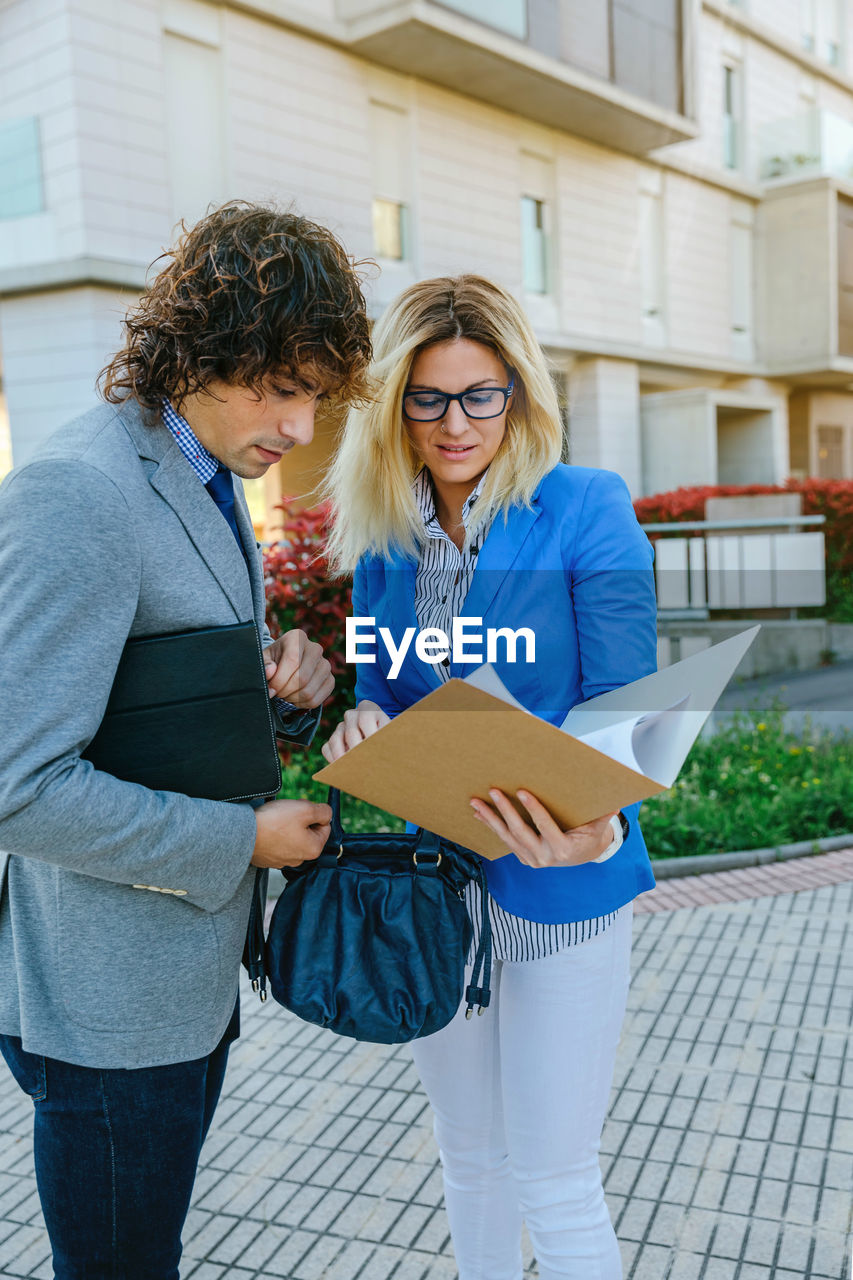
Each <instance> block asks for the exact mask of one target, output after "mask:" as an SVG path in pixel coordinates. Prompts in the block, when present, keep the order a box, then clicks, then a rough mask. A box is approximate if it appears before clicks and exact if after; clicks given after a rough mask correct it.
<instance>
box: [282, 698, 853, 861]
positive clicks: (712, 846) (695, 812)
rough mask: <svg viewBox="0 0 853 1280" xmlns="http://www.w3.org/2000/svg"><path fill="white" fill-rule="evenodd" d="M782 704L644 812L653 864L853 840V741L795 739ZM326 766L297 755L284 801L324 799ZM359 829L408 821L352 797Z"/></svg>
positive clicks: (724, 737)
mask: <svg viewBox="0 0 853 1280" xmlns="http://www.w3.org/2000/svg"><path fill="white" fill-rule="evenodd" d="M784 713H785V708H784V706H782V704H781V703H776V704H774V705H773V706H772V707H771V708H770V709H767V708H764V709H763V710H758V709H755V710H752V711H749V712H741V713H738V714H737V715H736V716H735V717H734V718H733V719H732V721H731V722H730V723H729V724H727V726H726V727H725V728H724V729H722V730H721V731H719V732H718V733H716V734H714V735H713V736H712V737H708V738H701V739H700V740H699V741H698V742H697V743H696V744H695V746H694V747H693V750H692V751H691V752H690V755H689V756H688V757H687V760H686V762H685V765H684V768H683V769H682V771H681V776H680V778H679V780H678V782H677V783H676V784H675V786H674V787H673V788H672V789H671V790H669V791H664V792H662V793H661V794H660V795H658V796H654V797H653V798H652V799H651V800H647V801H646V802H645V803H644V805H643V808H642V814H641V822H642V826H643V833H644V835H645V837H646V844H647V845H648V849H649V853H650V854H651V856H652V857H653V858H673V857H687V856H690V855H693V854H700V853H727V852H729V851H731V850H734V849H761V848H764V847H765V846H768V845H770V846H772V845H777V844H789V843H793V842H794V841H797V840H818V839H821V838H822V837H823V836H831V835H846V834H847V833H848V832H853V737H851V736H850V735H849V734H848V735H842V736H831V735H829V734H825V733H817V732H815V731H811V732H807V733H806V735H805V736H800V735H798V734H794V733H790V732H787V731H786V730H785V728H784V724H783V716H784ZM323 764H324V761H323V757H322V756H321V754H320V749H319V747H312V748H311V749H310V751H308V752H307V753H304V754H303V753H300V752H294V755H293V758H292V760H291V763H290V765H289V766H288V767H287V769H286V770H285V771H284V785H283V787H282V790H281V795H283V796H307V797H309V798H310V799H312V800H320V801H324V800H325V799H326V789H325V788H324V787H323V786H321V785H320V783H317V782H313V781H312V778H311V775H312V774H313V773H316V772H317V770H318V769H321V768H322V766H323ZM342 803H343V818H344V827H345V828H346V829H347V830H349V831H402V830H403V827H404V823H403V822H402V821H401V820H400V819H399V818H394V817H392V816H391V815H390V814H387V813H384V812H383V811H382V810H380V809H374V808H372V806H370V805H368V804H365V803H364V802H363V801H361V800H356V799H354V798H353V797H352V796H344V797H343V798H342Z"/></svg>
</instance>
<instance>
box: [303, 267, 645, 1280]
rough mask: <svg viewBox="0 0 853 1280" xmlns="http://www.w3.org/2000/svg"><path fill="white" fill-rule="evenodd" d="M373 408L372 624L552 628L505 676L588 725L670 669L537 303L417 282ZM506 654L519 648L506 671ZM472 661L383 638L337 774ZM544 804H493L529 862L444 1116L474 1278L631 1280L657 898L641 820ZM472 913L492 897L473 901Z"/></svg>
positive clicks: (362, 444) (438, 1115)
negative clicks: (622, 1185) (613, 1192)
mask: <svg viewBox="0 0 853 1280" xmlns="http://www.w3.org/2000/svg"><path fill="white" fill-rule="evenodd" d="M374 349H375V360H376V363H375V368H374V374H375V378H376V383H377V387H378V392H377V397H376V399H375V401H374V402H373V403H371V404H369V405H368V406H367V407H366V408H363V409H360V410H357V411H354V412H352V413H351V414H350V416H349V419H348V420H347V423H346V426H345V430H344V434H343V438H342V442H341V446H340V449H339V452H338V453H337V456H336V458H335V461H334V464H333V466H332V470H331V472H330V476H329V481H328V489H329V494H330V496H331V499H332V502H333V506H334V511H335V524H334V532H333V535H332V540H331V553H332V557H333V563H334V564H335V565H336V566H337V567H338V568H339V569H342V570H343V569H354V572H355V576H354V587H353V612H354V614H355V615H357V616H369V617H373V618H375V619H376V626H377V628H378V627H379V626H386V627H389V628H390V629H391V631H392V633H393V634H394V635H395V636H397V634H398V632H402V631H403V629H404V628H405V627H407V626H417V627H419V628H421V629H424V628H432V627H437V628H440V629H441V630H443V631H445V632H446V633H448V634H450V632H451V620H452V618H453V617H454V616H459V615H467V616H469V617H476V618H477V619H482V626H483V628H485V627H487V626H493V627H509V628H513V629H516V628H518V627H528V628H531V629H532V630H533V631H534V633H535V636H536V654H535V662H531V663H525V662H522V661H516V662H514V663H513V662H510V661H508V660H504V661H501V660H498V661H497V662H496V663H495V666H496V668H497V671H498V674H499V675H500V677H501V679H502V680H503V681H504V683H505V684H506V685H507V687H508V688H509V690H510V692H511V693H513V694H514V695H515V697H516V698H518V699H519V701H520V702H522V703H523V704H524V705H525V706H526V707H527V708H528V710H530V711H532V712H535V713H536V714H537V715H540V716H542V717H543V718H545V719H547V720H549V721H551V722H553V723H560V721H561V720H562V719H563V717H564V716H565V714H566V712H567V711H568V709H569V708H570V707H571V706H573V705H574V704H575V703H578V702H582V701H584V700H585V699H587V698H590V697H592V696H594V695H595V694H598V693H602V692H603V691H605V690H606V689H611V688H615V687H618V686H619V685H622V684H625V683H626V682H628V681H631V680H635V679H637V678H638V677H640V676H643V675H647V674H648V673H649V672H650V671H653V670H654V668H655V652H656V633H655V600H654V590H653V580H652V573H651V550H650V547H649V544H648V541H647V539H646V538H645V536H644V534H643V533H642V531H641V530H640V528H639V526H638V525H637V521H636V519H635V516H634V512H633V509H632V506H631V502H630V498H629V495H628V490H627V488H626V487H625V485H624V483H623V482H622V480H621V479H620V478H619V477H618V476H617V475H615V474H614V473H612V472H608V471H597V470H592V469H589V468H585V467H572V466H566V465H563V464H561V463H560V461H559V459H560V453H561V445H562V428H561V423H560V416H559V411H558V406H557V401H556V397H555V393H554V389H553V385H552V382H551V379H550V377H549V374H548V370H547V367H546V363H545V360H544V357H543V354H542V352H541V350H540V348H539V345H538V343H537V341H536V338H535V336H534V334H533V332H532V330H531V327H530V324H529V322H528V321H527V319H526V317H525V315H524V313H523V311H522V310H521V308H520V307H519V305H518V303H517V302H516V301H515V300H514V298H512V296H511V295H510V294H508V293H507V292H506V291H505V290H503V289H502V288H500V287H499V286H498V285H496V284H493V283H491V282H490V281H488V280H485V279H483V278H481V277H478V276H472V275H464V276H459V277H456V278H453V279H438V280H427V281H423V282H421V283H419V284H416V285H414V286H412V287H411V288H409V289H407V290H406V291H405V292H404V293H403V294H402V295H401V296H400V297H399V298H398V299H397V300H396V302H394V303H393V304H392V305H391V307H390V308H389V309H388V311H387V312H386V314H385V315H384V317H383V318H382V320H381V322H380V323H379V325H378V326H377V330H376V333H375V341H374ZM508 656H509V655H508V654H507V657H508ZM465 674H466V668H465V667H464V666H462V665H458V664H454V663H452V662H449V661H446V662H445V663H444V664H440V663H426V662H421V661H420V660H419V659H418V658H417V656H416V654H415V652H414V647H413V646H412V648H410V650H409V654H408V656H407V657H406V659H405V661H404V663H403V666H402V669H401V670H400V672H399V674H398V675H397V676H396V678H395V679H391V678H390V673H389V662H388V660H387V655H385V654H384V653H383V651H382V646H379V647H378V649H377V653H376V662H375V664H373V665H367V664H362V665H360V666H359V674H358V684H357V689H356V697H357V706H356V708H355V709H354V710H352V711H349V712H347V714H346V716H345V718H344V720H343V722H342V723H341V724H340V725H339V726H338V727H337V729H336V730H335V732H334V734H333V735H332V737H331V738H330V740H329V742H328V743H327V744H326V745H325V747H324V749H323V750H324V754H325V756H326V759H327V760H334V759H337V758H338V756H340V755H341V754H342V753H343V752H344V751H346V750H348V749H349V748H351V747H352V746H354V745H355V744H356V743H358V742H360V741H361V740H362V739H363V738H365V737H367V736H368V735H369V734H371V733H373V732H375V731H376V730H377V729H378V728H380V727H381V726H382V725H383V724H385V723H386V722H387V721H388V719H389V717H391V716H393V715H395V714H396V713H397V712H399V711H401V710H402V709H403V708H405V707H407V706H409V705H410V704H411V703H413V702H415V701H417V700H418V699H419V698H421V697H423V696H424V695H425V694H427V693H429V692H430V690H432V689H434V688H436V687H437V686H438V685H439V683H440V682H441V681H442V680H446V679H448V678H449V677H450V676H464V675H465ZM535 782H536V780H535V778H531V779H530V786H531V788H532V789H533V790H532V792H528V791H519V792H518V797H517V798H518V800H519V801H520V802H521V804H522V805H523V807H524V810H525V811H526V813H527V815H529V822H525V821H523V820H522V818H521V817H520V816H519V815H518V813H517V811H516V809H515V807H514V806H513V805H512V804H511V803H510V801H509V798H508V797H507V796H505V795H503V794H502V793H501V792H500V791H496V790H493V791H490V793H489V795H488V797H485V796H481V797H472V806H473V808H474V811H475V813H476V814H477V816H478V818H479V819H480V820H481V821H483V822H484V823H486V824H487V825H488V826H489V827H490V828H491V829H492V830H493V831H494V832H495V833H496V834H497V835H498V836H500V837H501V839H502V840H503V841H504V843H505V844H506V845H507V846H508V848H509V850H511V852H509V853H508V854H507V856H506V857H503V858H500V859H498V860H497V861H494V862H490V863H487V864H486V868H485V869H486V874H487V877H488V884H489V891H490V915H491V921H492V927H493V933H494V942H495V953H496V960H497V963H496V966H495V971H494V974H493V978H492V1003H491V1006H490V1008H489V1009H488V1010H487V1012H486V1014H485V1016H484V1017H482V1018H475V1019H473V1020H472V1021H470V1022H469V1021H466V1020H465V1017H464V1013H463V1011H462V1010H460V1013H459V1014H458V1015H457V1017H456V1018H454V1020H453V1021H452V1022H451V1023H450V1025H449V1026H448V1027H446V1028H445V1029H444V1030H443V1031H440V1032H437V1033H436V1034H435V1035H432V1036H428V1037H425V1038H424V1039H422V1040H418V1041H415V1042H414V1045H413V1050H414V1058H415V1064H416V1066H417V1069H418V1072H419V1074H420V1077H421V1080H422V1082H423V1085H424V1088H425V1089H426V1092H427V1094H428V1096H429V1100H430V1103H431V1104H432V1108H433V1111H434V1113H435V1132H436V1138H437V1140H438V1145H439V1149H440V1152H441V1162H442V1166H443V1171H444V1185H445V1200H446V1204H447V1212H448V1216H449V1219H450V1227H451V1233H452V1237H453V1244H454V1249H455V1252H456V1259H457V1264H458V1267H459V1276H460V1280H521V1275H522V1259H521V1225H522V1221H524V1222H526V1224H527V1227H528V1230H529V1232H530V1236H531V1239H532V1242H533V1246H534V1250H535V1253H536V1258H537V1262H538V1266H539V1275H540V1278H541V1280H556V1278H557V1277H562V1278H567V1277H569V1278H571V1280H618V1277H621V1275H622V1269H621V1264H620V1260H619V1250H618V1246H617V1243H616V1237H615V1234H614V1231H613V1227H612V1225H611V1222H610V1218H609V1215H608V1211H607V1206H606V1204H605V1200H604V1193H603V1189H602V1184H601V1173H600V1169H599V1164H598V1149H599V1141H600V1136H601V1128H602V1124H603V1122H604V1116H605V1110H606V1106H607V1098H608V1094H609V1089H610V1084H611V1079H612V1074H613V1065H614V1059H615V1054H616V1046H617V1043H618V1039H619V1033H620V1028H621V1023H622V1018H623V1015H624V1010H625V1001H626V995H627V990H628V981H629V960H630V946H631V914H632V906H631V903H632V900H633V898H634V897H635V896H636V895H637V894H638V893H641V892H643V891H644V890H646V889H649V888H651V886H652V884H653V883H654V882H653V879H652V874H651V869H650V866H649V861H648V856H647V854H646V849H645V845H644V843H643V838H642V835H641V833H640V829H639V826H638V824H637V813H636V807H633V808H629V809H628V810H627V811H626V812H625V813H624V814H614V815H612V816H611V815H608V816H605V817H603V818H601V819H600V820H598V821H596V822H590V823H588V824H586V825H585V826H583V827H577V828H575V829H573V830H570V831H563V830H561V829H560V827H559V826H558V825H557V824H556V823H555V822H554V820H553V819H552V818H551V816H550V814H549V813H548V812H547V810H546V809H545V808H544V807H543V806H542V805H541V804H540V803H539V801H538V800H537V799H536V796H535ZM470 907H471V910H472V913H473V914H474V915H475V916H476V914H477V910H478V909H477V904H476V902H475V901H474V899H473V897H472V901H471V903H470Z"/></svg>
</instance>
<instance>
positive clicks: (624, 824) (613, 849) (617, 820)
mask: <svg viewBox="0 0 853 1280" xmlns="http://www.w3.org/2000/svg"><path fill="white" fill-rule="evenodd" d="M610 825H611V827H612V829H613V839H612V840H611V841H610V844H609V845H608V846H607V848H606V849H605V850H604V852H603V853H600V854H599V855H598V857H597V858H593V859H592V861H593V862H607V861H608V860H609V859H610V858H612V857H613V855H614V853H618V852H619V850H620V849H621V848H622V845H623V844H624V842H625V837H626V836H627V834H628V829H629V828H628V819H627V818H626V817H625V815H624V813H621V812H620V813H615V814H614V815H613V817H612V818H611V819H610Z"/></svg>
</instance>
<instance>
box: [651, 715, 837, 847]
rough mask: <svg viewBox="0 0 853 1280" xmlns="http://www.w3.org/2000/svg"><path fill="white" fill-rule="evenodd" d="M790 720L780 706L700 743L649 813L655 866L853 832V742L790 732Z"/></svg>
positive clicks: (741, 718) (738, 720)
mask: <svg viewBox="0 0 853 1280" xmlns="http://www.w3.org/2000/svg"><path fill="white" fill-rule="evenodd" d="M784 713H785V708H784V706H782V704H781V703H778V702H777V703H775V704H774V705H773V706H772V707H771V708H770V709H768V708H764V709H754V710H751V711H749V712H747V713H743V712H742V713H739V714H738V715H737V716H736V717H734V719H733V720H732V721H731V722H730V723H729V724H728V725H727V726H726V727H725V728H724V729H722V730H721V731H719V732H718V733H715V734H714V735H713V736H712V737H708V738H702V739H700V740H699V741H698V742H697V743H696V744H695V746H694V747H693V750H692V751H691V752H690V755H689V756H688V757H687V760H686V761H685V764H684V768H683V769H682V771H681V776H680V777H679V779H678V781H677V782H676V784H675V786H674V787H673V788H672V789H671V790H670V791H665V792H662V793H661V794H660V795H658V796H654V797H653V798H652V799H651V800H647V801H646V802H645V804H644V805H643V810H642V817H641V821H642V826H643V833H644V835H645V837H646V844H647V845H648V848H649V853H650V854H651V856H652V857H653V858H668V857H689V856H690V855H692V854H700V853H726V852H729V851H731V850H734V849H760V848H764V847H765V846H773V845H777V844H791V843H793V842H795V841H797V840H818V839H820V838H821V837H823V836H831V835H846V834H847V833H848V832H851V831H853V737H851V736H850V735H849V734H847V735H842V736H835V737H833V736H832V735H830V734H828V733H818V732H816V731H813V730H812V731H810V732H807V733H806V734H805V735H804V736H800V735H798V734H795V733H790V732H788V731H786V730H785V728H784V724H783V716H784Z"/></svg>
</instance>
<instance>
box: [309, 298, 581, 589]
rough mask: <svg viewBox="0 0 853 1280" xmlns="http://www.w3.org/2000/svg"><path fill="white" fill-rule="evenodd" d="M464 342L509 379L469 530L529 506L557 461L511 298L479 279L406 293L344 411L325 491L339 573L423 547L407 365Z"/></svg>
mask: <svg viewBox="0 0 853 1280" xmlns="http://www.w3.org/2000/svg"><path fill="white" fill-rule="evenodd" d="M455 338H468V339H470V340H472V341H473V342H481V343H483V345H484V346H487V347H489V348H490V349H491V350H492V351H494V352H495V354H496V355H497V356H498V357H499V359H500V360H502V361H503V363H504V364H505V365H506V367H507V370H508V373H509V374H511V376H513V377H514V379H515V386H514V389H513V393H512V396H511V397H510V400H509V411H508V414H507V427H506V434H505V435H504V438H503V440H502V442H501V446H500V448H499V450H498V453H497V455H496V457H495V459H494V461H493V462H492V464H491V466H490V468H489V473H488V476H487V478H486V483H485V485H484V487H483V491H482V495H481V497H480V498H479V500H478V501H477V503H476V505H475V506H474V508H473V512H472V515H473V513H476V515H473V519H472V522H471V525H470V527H469V528H468V530H467V536H468V538H469V539H470V538H472V537H473V536H474V534H475V533H476V531H477V529H478V528H480V527H481V526H482V525H483V523H484V522H485V521H486V520H488V519H489V518H490V517H491V516H492V515H493V514H494V513H496V512H499V511H500V512H503V513H504V516H506V513H507V512H508V511H509V509H510V507H512V506H514V505H521V506H529V505H530V501H531V498H532V496H533V493H534V492H535V490H536V487H537V485H538V484H539V482H540V480H541V479H542V477H543V476H544V475H545V474H546V473H547V472H548V471H550V470H551V468H552V467H554V466H555V465H556V464H557V462H559V460H560V455H561V451H562V443H563V431H562V424H561V421H560V412H559V406H558V404H557V396H556V392H555V390H554V384H553V382H552V380H551V376H550V374H549V372H548V367H547V364H546V362H545V356H544V354H543V352H542V349H541V347H540V346H539V343H538V342H537V340H536V335H535V334H534V332H533V329H532V327H531V325H530V321H529V320H528V319H527V317H526V315H525V314H524V311H523V310H522V308H521V307H520V305H519V304H518V302H516V300H515V298H513V297H512V295H511V294H509V293H507V291H506V290H505V289H502V288H501V286H500V285H497V284H494V283H493V282H492V281H491V280H486V279H484V278H483V277H482V276H476V275H462V276H453V277H450V276H444V277H441V278H439V279H435V280H422V281H420V282H419V283H418V284H414V285H411V286H410V288H408V289H406V290H404V292H403V293H401V294H400V296H399V297H398V298H397V299H396V300H395V301H394V302H392V303H391V305H390V306H389V307H388V309H387V311H386V312H385V314H384V315H383V316H382V319H381V320H380V321H379V323H378V324H377V326H376V330H375V332H374V335H373V350H374V362H373V365H372V366H371V376H372V381H373V384H374V395H373V398H372V400H370V401H369V402H368V403H367V404H366V405H363V406H360V407H356V408H353V409H351V410H350V412H349V414H348V415H347V419H346V422H345V424H344V427H343V431H342V434H341V437H340V441H339V444H338V449H337V453H336V455H335V457H334V460H333V462H332V465H331V467H330V469H329V471H328V473H327V476H326V479H325V481H324V484H323V493H324V496H325V497H326V498H328V499H329V500H330V502H331V506H332V516H333V523H332V532H331V534H330V538H329V544H328V554H329V561H330V564H331V565H332V567H333V568H334V569H335V570H336V571H337V572H346V571H348V570H351V569H353V568H354V566H355V564H356V562H357V561H358V559H359V557H360V556H361V555H363V554H364V553H365V552H367V551H371V552H374V553H376V554H378V555H383V556H387V555H388V554H389V553H390V552H391V551H392V550H400V551H402V552H403V553H405V554H414V553H416V552H417V550H418V547H419V546H420V545H421V544H422V543H423V542H424V540H425V535H424V529H423V522H422V520H421V518H420V516H419V515H418V510H417V506H416V503H415V498H414V493H413V490H412V481H413V479H414V477H415V475H416V474H417V472H418V471H419V470H420V467H421V462H420V460H419V458H418V456H417V454H416V453H415V451H414V449H413V448H412V446H411V444H410V442H409V437H408V433H407V432H406V430H405V427H404V423H403V395H404V393H405V389H406V386H407V384H408V381H409V376H410V372H411V368H412V363H413V361H414V359H415V357H416V356H417V354H418V353H419V352H420V351H422V350H423V349H424V348H425V347H429V346H432V345H433V344H434V343H436V342H447V341H448V340H453V339H455Z"/></svg>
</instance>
